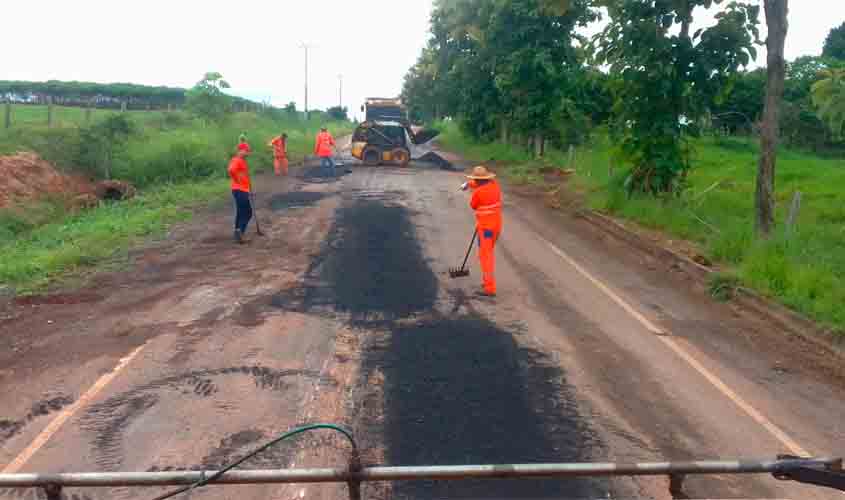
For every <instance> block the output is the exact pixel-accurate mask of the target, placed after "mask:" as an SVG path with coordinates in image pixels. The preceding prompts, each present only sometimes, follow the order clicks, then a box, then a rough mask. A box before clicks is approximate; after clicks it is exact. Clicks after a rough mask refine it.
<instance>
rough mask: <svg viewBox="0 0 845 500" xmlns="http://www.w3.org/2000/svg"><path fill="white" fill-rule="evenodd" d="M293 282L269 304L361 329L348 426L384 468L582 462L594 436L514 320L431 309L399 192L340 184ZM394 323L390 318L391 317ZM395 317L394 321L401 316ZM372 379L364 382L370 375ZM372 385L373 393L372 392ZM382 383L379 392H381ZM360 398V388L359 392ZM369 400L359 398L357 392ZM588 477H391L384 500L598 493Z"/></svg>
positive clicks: (431, 295)
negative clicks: (317, 247) (327, 220)
mask: <svg viewBox="0 0 845 500" xmlns="http://www.w3.org/2000/svg"><path fill="white" fill-rule="evenodd" d="M344 196H345V200H344V203H342V205H341V206H340V207H339V208H338V211H337V214H336V217H335V222H334V224H333V227H332V228H331V230H330V231H329V234H328V236H327V238H326V242H325V244H324V245H323V248H322V250H321V251H320V253H319V254H318V255H317V256H315V258H314V260H313V262H312V265H311V267H310V269H309V271H308V272H307V274H306V278H305V280H304V283H303V284H302V285H301V286H299V287H296V288H295V289H293V290H284V291H282V292H280V293H279V294H277V295H276V296H275V297H274V298H273V301H272V303H273V305H274V306H276V307H280V308H284V309H288V310H295V311H298V312H306V313H311V314H315V313H316V314H330V315H342V316H343V318H345V319H349V321H350V322H351V324H352V326H353V327H356V328H357V329H359V331H362V332H369V333H366V334H365V335H366V337H365V341H364V343H363V350H364V352H363V353H362V366H361V374H360V378H359V379H358V382H357V384H358V390H356V392H357V393H359V394H361V395H362V396H361V397H360V399H358V400H356V403H355V405H354V407H355V408H356V410H355V413H354V414H353V415H350V416H349V418H350V420H351V424H352V426H353V427H354V428H355V429H357V431H356V433H360V436H359V439H360V440H361V441H362V442H363V443H366V444H365V446H373V447H378V448H381V449H383V450H384V458H385V461H386V462H387V463H388V464H390V465H448V464H502V463H542V462H571V461H588V460H589V459H590V458H591V457H593V456H595V455H597V454H598V453H596V451H597V450H601V449H602V447H603V444H602V442H601V440H600V439H599V437H598V435H597V433H596V432H594V431H593V429H591V427H590V426H589V424H588V423H587V419H586V418H584V417H583V416H582V415H581V413H580V412H579V408H578V404H577V401H576V398H575V396H574V390H573V389H572V388H571V386H570V385H569V384H568V383H567V380H566V374H565V373H564V372H563V371H562V370H561V369H560V368H559V367H558V366H556V364H555V363H554V362H553V361H552V360H549V359H547V358H546V356H545V355H544V354H542V353H541V352H538V351H534V350H530V349H527V348H525V347H524V346H522V345H520V343H519V342H518V340H517V338H518V337H519V336H520V335H523V334H524V333H525V332H523V331H521V326H520V325H519V324H515V325H508V326H507V327H506V328H503V327H502V326H500V325H497V324H495V323H493V322H491V321H489V320H488V319H487V318H485V317H484V316H482V315H480V314H470V315H462V316H457V315H448V316H443V315H441V314H440V313H438V312H437V308H436V307H435V306H436V305H437V297H438V281H437V277H436V275H435V273H434V271H433V270H432V267H431V265H430V262H429V261H428V259H427V258H426V256H425V254H424V251H423V248H422V245H421V243H420V239H419V238H418V235H417V233H416V227H415V224H414V221H413V213H412V212H411V211H410V210H408V209H407V208H405V207H404V206H403V205H402V204H401V203H398V202H399V201H401V199H399V197H401V194H399V193H387V192H383V191H382V192H369V191H347V192H346V193H345V195H344ZM397 320H401V322H397ZM400 323H401V324H400ZM376 372H378V373H381V374H383V387H374V386H373V384H372V383H371V382H369V381H370V380H378V379H379V377H373V374H374V373H376ZM372 391H375V392H372ZM382 391H383V393H382ZM366 394H369V395H370V396H367V395H366ZM369 397H373V398H375V400H378V401H380V402H378V403H376V404H370V403H371V402H373V401H370V400H369V399H368V398H369ZM607 491H608V486H607V482H606V481H599V480H589V479H583V480H565V481H563V480H485V481H455V482H448V481H443V482H428V481H419V482H410V483H397V484H395V485H394V487H393V494H394V497H395V498H601V497H605V496H606V494H607Z"/></svg>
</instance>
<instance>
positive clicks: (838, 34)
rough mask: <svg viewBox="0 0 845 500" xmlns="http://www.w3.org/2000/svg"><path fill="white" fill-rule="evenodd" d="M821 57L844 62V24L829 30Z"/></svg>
mask: <svg viewBox="0 0 845 500" xmlns="http://www.w3.org/2000/svg"><path fill="white" fill-rule="evenodd" d="M822 55H823V56H824V57H832V58H834V59H839V60H841V61H845V23H842V25H840V26H839V27H837V28H833V29H832V30H830V33H828V35H827V39H825V41H824V49H823V50H822Z"/></svg>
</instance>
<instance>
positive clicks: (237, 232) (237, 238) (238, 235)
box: [235, 229, 244, 244]
mask: <svg viewBox="0 0 845 500" xmlns="http://www.w3.org/2000/svg"><path fill="white" fill-rule="evenodd" d="M243 242H244V233H242V232H241V230H240V229H235V243H239V244H243Z"/></svg>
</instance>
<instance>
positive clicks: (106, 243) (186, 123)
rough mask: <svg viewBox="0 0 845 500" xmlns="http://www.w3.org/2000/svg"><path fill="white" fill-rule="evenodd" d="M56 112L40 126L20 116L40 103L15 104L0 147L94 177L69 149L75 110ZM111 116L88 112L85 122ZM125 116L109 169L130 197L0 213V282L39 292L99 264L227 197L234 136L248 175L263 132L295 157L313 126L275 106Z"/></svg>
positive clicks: (261, 167) (75, 145)
mask: <svg viewBox="0 0 845 500" xmlns="http://www.w3.org/2000/svg"><path fill="white" fill-rule="evenodd" d="M60 109H61V112H62V114H61V115H58V111H59V110H60ZM56 112H57V116H54V118H55V120H54V126H53V127H52V128H47V126H46V121H45V122H44V123H40V119H30V120H25V119H24V118H25V116H24V115H23V113H29V114H30V115H33V116H36V117H37V116H40V114H44V116H46V110H45V109H39V107H37V106H26V107H20V110H16V113H19V114H18V115H17V118H18V119H17V121H13V123H14V124H15V125H13V127H12V128H10V129H7V130H6V129H3V130H0V154H4V153H10V152H14V151H19V150H31V151H35V152H37V153H39V155H41V156H42V157H44V158H46V159H47V160H49V161H51V162H52V163H53V164H54V165H56V166H58V167H59V168H61V169H63V170H66V171H70V172H74V173H82V174H86V175H89V176H93V177H97V176H98V175H101V174H102V172H99V171H98V170H97V168H96V167H92V166H91V165H86V164H85V163H84V161H85V160H84V158H85V157H84V156H83V155H81V154H78V151H79V146H80V141H82V140H83V139H82V137H84V135H83V134H81V130H82V127H84V126H85V125H84V112H83V110H80V109H76V110H74V109H72V108H58V107H57V108H56ZM114 113H115V112H113V111H100V110H97V111H95V112H94V117H93V118H92V122H94V123H95V122H96V120H100V119H103V118H104V117H106V116H108V115H109V114H114ZM127 116H128V117H129V118H130V120H131V121H132V122H133V124H134V127H133V129H134V130H133V134H132V136H131V137H130V138H129V140H128V142H127V143H126V145H125V147H124V148H122V149H121V151H120V153H119V154H118V155H116V156H115V158H114V162H113V164H112V165H111V172H112V174H113V176H114V177H115V178H118V179H121V180H126V181H129V182H131V183H132V184H134V185H135V186H136V187H138V188H139V189H140V191H139V195H138V196H137V197H136V198H134V199H132V200H130V201H127V202H121V203H101V204H100V205H99V206H98V207H96V208H94V209H91V210H86V211H83V212H80V213H69V212H68V211H67V210H66V209H65V206H64V204H63V203H62V202H61V201H59V200H58V199H56V200H50V199H44V200H40V201H38V202H37V203H32V204H29V205H27V206H24V207H16V208H15V209H14V210H10V209H6V210H0V255H2V256H3V258H2V259H0V286H11V287H13V288H14V289H15V290H16V291H17V292H19V293H27V292H34V291H39V290H43V289H44V288H46V287H47V285H49V284H50V283H51V282H52V280H54V279H55V278H57V277H60V276H62V275H64V274H65V273H71V272H74V271H78V270H80V269H81V268H87V267H91V266H94V265H96V264H99V263H102V262H104V261H106V260H108V259H110V258H112V257H113V256H115V255H117V254H119V253H120V252H124V251H126V250H127V249H129V248H130V247H131V246H133V245H136V244H137V243H138V242H139V241H140V240H141V239H143V238H145V237H148V236H151V235H156V234H160V233H162V232H163V231H165V230H166V228H167V227H168V226H170V225H171V224H173V223H174V222H178V221H183V220H186V219H189V218H190V217H191V214H192V209H195V208H196V207H197V206H198V205H201V204H205V203H207V202H209V201H211V200H213V199H224V198H227V197H228V194H227V193H228V192H229V187H228V180H227V179H226V165H227V163H228V161H229V158H230V156H231V154H232V152H233V151H234V150H235V147H236V145H237V142H238V136H239V135H240V134H241V133H245V134H246V135H247V138H248V141H249V142H250V144H251V146H252V148H253V151H254V152H253V155H252V156H251V157H250V160H249V163H250V168H251V171H252V172H253V173H255V172H260V171H265V170H268V169H270V168H272V149H271V148H269V147H268V146H267V142H269V140H270V139H271V138H272V137H274V136H276V135H278V134H280V133H281V132H285V133H287V134H288V152H289V156H290V158H291V161H297V160H300V159H301V158H302V157H303V156H304V155H305V154H309V153H310V152H311V149H312V148H313V140H314V137H315V135H316V133H317V131H318V130H319V128H320V126H321V125H322V124H323V123H322V122H320V121H318V120H317V119H314V120H311V121H304V120H301V119H297V118H295V117H292V116H286V115H284V114H283V113H275V114H266V113H260V114H257V113H235V114H233V115H232V116H230V118H229V119H228V120H227V121H226V122H225V123H223V124H219V125H206V124H204V123H202V122H200V121H198V120H195V119H193V118H191V117H190V116H188V115H186V114H184V113H181V112H172V113H163V112H158V111H156V112H141V111H133V112H128V113H127ZM45 120H46V118H45ZM327 125H328V127H329V128H330V130H331V131H332V132H333V133H334V134H335V135H338V136H339V135H343V134H347V133H349V132H351V130H352V124H351V123H349V122H334V123H328V124H327Z"/></svg>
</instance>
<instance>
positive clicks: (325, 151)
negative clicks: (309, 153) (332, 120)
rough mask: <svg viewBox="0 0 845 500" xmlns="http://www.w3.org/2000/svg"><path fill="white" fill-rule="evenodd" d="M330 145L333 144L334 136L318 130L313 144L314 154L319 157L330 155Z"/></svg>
mask: <svg viewBox="0 0 845 500" xmlns="http://www.w3.org/2000/svg"><path fill="white" fill-rule="evenodd" d="M332 146H334V137H332V135H331V134H330V133H328V132H320V133H319V134H317V143H316V144H315V145H314V154H316V155H317V156H319V157H321V158H326V157H329V156H331V155H332V148H331V147H332Z"/></svg>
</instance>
